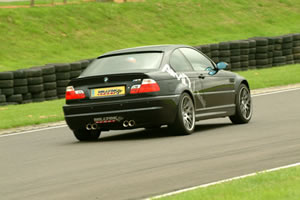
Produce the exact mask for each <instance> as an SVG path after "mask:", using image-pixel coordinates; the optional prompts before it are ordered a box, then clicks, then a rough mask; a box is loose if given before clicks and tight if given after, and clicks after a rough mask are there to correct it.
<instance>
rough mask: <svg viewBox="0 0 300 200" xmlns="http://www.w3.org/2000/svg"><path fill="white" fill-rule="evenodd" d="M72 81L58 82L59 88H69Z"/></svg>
mask: <svg viewBox="0 0 300 200" xmlns="http://www.w3.org/2000/svg"><path fill="white" fill-rule="evenodd" d="M69 82H70V80H59V81H57V82H56V85H57V87H67V86H68V84H69Z"/></svg>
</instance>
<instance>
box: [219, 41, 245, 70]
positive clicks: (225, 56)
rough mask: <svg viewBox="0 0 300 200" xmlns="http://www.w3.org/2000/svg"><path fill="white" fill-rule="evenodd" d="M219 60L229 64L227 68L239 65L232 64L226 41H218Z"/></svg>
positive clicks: (232, 68)
mask: <svg viewBox="0 0 300 200" xmlns="http://www.w3.org/2000/svg"><path fill="white" fill-rule="evenodd" d="M219 62H226V63H228V64H229V66H228V68H227V69H228V70H230V69H231V70H234V68H235V67H240V66H239V65H238V66H237V65H234V66H233V65H232V63H231V61H230V45H229V43H228V42H220V43H219Z"/></svg>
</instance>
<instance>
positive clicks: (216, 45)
mask: <svg viewBox="0 0 300 200" xmlns="http://www.w3.org/2000/svg"><path fill="white" fill-rule="evenodd" d="M209 46H210V50H211V51H213V50H219V44H216V43H215V44H210V45H209Z"/></svg>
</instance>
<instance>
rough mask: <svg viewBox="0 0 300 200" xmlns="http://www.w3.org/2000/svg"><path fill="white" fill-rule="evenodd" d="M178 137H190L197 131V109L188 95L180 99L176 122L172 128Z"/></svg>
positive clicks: (185, 94) (183, 95) (184, 94)
mask: <svg viewBox="0 0 300 200" xmlns="http://www.w3.org/2000/svg"><path fill="white" fill-rule="evenodd" d="M170 128H171V130H172V132H173V133H175V134H176V135H190V134H192V133H193V132H194V129H195V107H194V103H193V100H192V98H191V97H190V95H188V94H187V93H183V94H182V95H181V97H180V100H179V104H178V110H177V116H176V119H175V122H174V123H173V124H172V125H171V126H170Z"/></svg>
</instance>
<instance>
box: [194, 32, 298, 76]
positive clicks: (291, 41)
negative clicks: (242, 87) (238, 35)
mask: <svg viewBox="0 0 300 200" xmlns="http://www.w3.org/2000/svg"><path fill="white" fill-rule="evenodd" d="M195 48H197V49H198V50H200V51H202V52H203V53H204V54H206V55H207V56H208V57H210V58H212V60H213V61H214V62H215V63H218V62H220V61H223V62H227V63H228V64H229V67H228V69H229V70H231V71H241V70H248V69H261V68H267V67H273V66H280V65H286V64H294V63H300V33H295V34H288V35H282V36H277V37H253V38H249V39H247V40H236V41H229V42H220V43H217V44H208V45H201V46H195Z"/></svg>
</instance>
